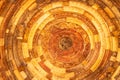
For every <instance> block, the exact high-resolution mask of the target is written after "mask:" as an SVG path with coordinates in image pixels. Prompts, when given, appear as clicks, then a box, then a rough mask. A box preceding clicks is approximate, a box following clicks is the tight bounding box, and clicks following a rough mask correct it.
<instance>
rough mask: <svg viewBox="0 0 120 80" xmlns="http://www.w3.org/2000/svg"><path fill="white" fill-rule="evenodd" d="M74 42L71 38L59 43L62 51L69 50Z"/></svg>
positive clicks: (65, 38)
mask: <svg viewBox="0 0 120 80" xmlns="http://www.w3.org/2000/svg"><path fill="white" fill-rule="evenodd" d="M72 44H73V43H72V40H71V38H69V37H63V38H61V39H60V41H59V48H60V49H62V50H67V49H69V48H70V47H71V46H72Z"/></svg>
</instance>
